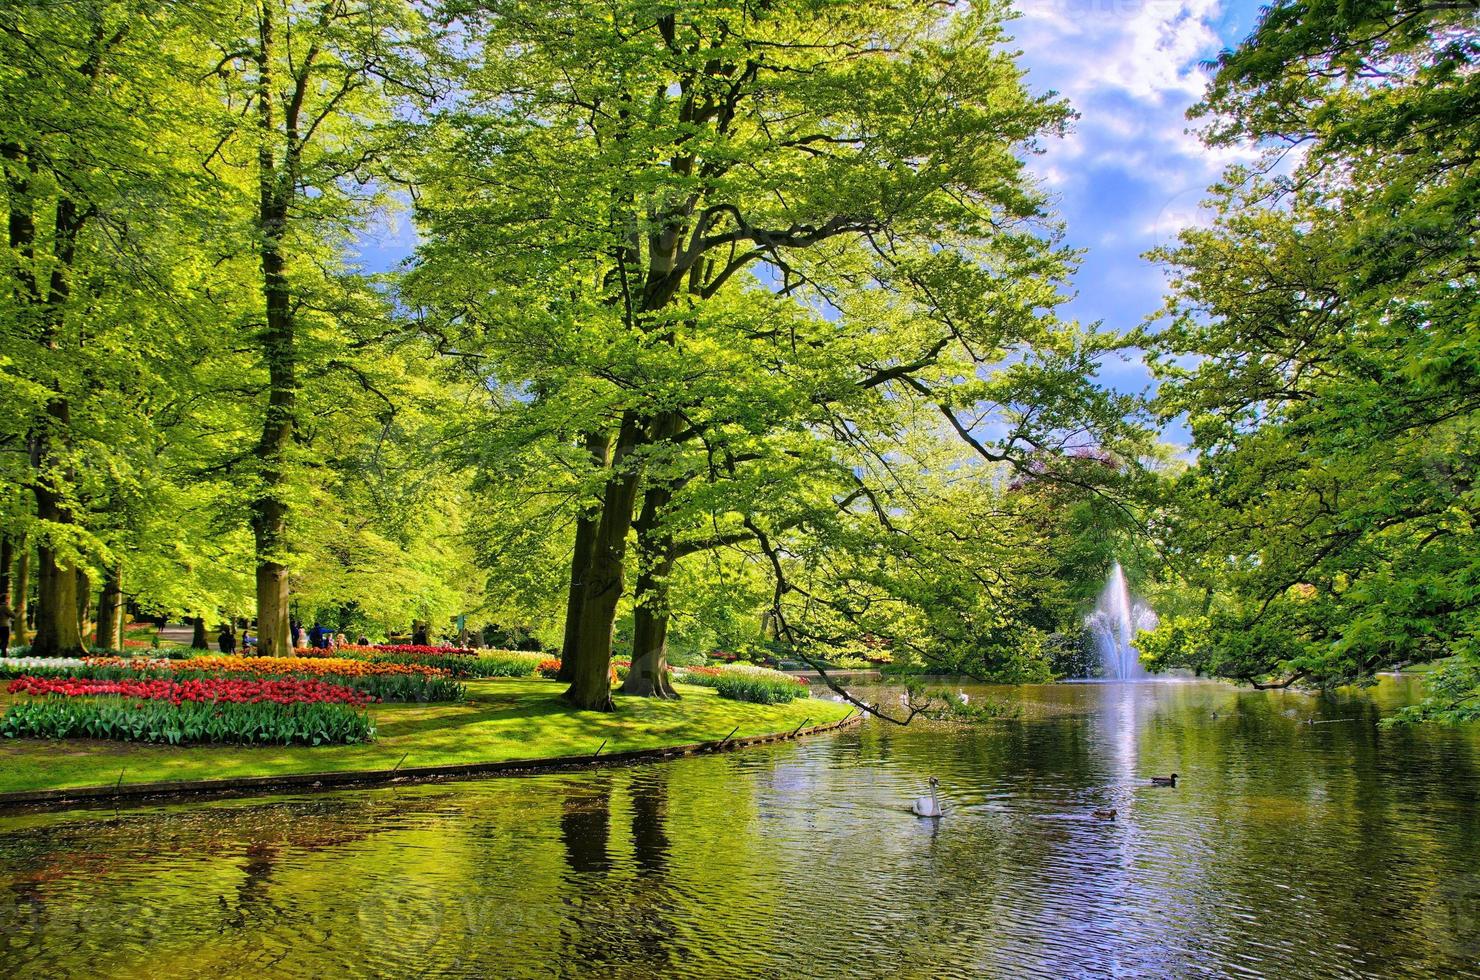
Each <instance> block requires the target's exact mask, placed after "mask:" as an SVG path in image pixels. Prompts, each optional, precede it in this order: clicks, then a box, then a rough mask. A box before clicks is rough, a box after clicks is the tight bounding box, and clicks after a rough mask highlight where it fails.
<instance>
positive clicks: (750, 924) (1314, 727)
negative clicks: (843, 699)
mask: <svg viewBox="0 0 1480 980" xmlns="http://www.w3.org/2000/svg"><path fill="white" fill-rule="evenodd" d="M969 690H970V692H971V694H972V696H973V698H974V699H975V698H977V697H999V698H1010V699H1014V700H1016V701H1017V702H1018V704H1019V706H1020V707H1021V709H1022V714H1023V718H1022V720H1020V721H1013V722H1003V723H998V724H994V725H992V726H990V727H988V728H985V729H983V728H972V729H962V728H950V727H918V728H917V727H913V726H912V727H911V728H909V729H904V730H900V729H897V728H894V727H893V726H887V725H868V726H865V727H863V728H862V729H858V730H852V731H849V732H846V733H843V734H839V735H837V736H833V737H827V738H820V739H813V740H809V741H806V742H802V743H796V744H788V745H778V746H774V747H768V748H763V749H757V750H754V751H745V752H739V753H734V754H727V755H721V756H705V757H697V758H692V759H686V760H682V761H678V762H674V763H670V764H664V765H653V766H644V767H638V768H630V769H612V770H603V771H597V772H591V773H580V774H562V775H552V776H544V777H537V778H528V779H506V780H489V781H485V782H469V783H460V784H444V785H432V786H421V787H413V788H409V789H401V790H396V791H392V790H386V791H375V792H361V793H337V794H322V795H315V796H308V797H284V798H279V799H274V800H247V801H225V802H217V803H211V804H204V805H201V804H196V805H177V806H159V807H153V808H148V809H140V810H133V811H124V812H123V813H122V814H121V817H120V819H119V820H118V821H117V822H116V823H115V822H113V821H112V820H111V813H110V814H104V815H102V816H101V819H100V818H99V815H98V814H95V813H88V812H82V811H78V812H71V813H45V814H27V815H12V816H7V817H0V936H3V940H0V974H3V975H6V976H66V975H76V974H83V973H85V974H89V975H99V976H145V975H147V976H151V977H153V976H176V975H179V976H196V975H199V974H201V973H212V974H216V975H218V976H220V977H222V978H226V977H237V976H263V975H273V976H310V975H341V974H342V975H349V976H354V975H366V974H378V975H405V974H410V973H427V974H433V975H460V976H488V975H497V976H548V975H550V974H559V975H563V976H571V977H585V976H601V977H634V978H637V977H642V978H646V977H651V976H687V977H710V976H725V977H729V976H748V975H754V976H788V977H790V976H833V975H849V976H865V977H872V976H922V975H935V976H962V977H965V976H994V975H1006V976H1055V977H1058V976H1084V975H1089V976H1100V975H1103V976H1116V975H1119V976H1139V975H1150V976H1200V975H1208V974H1214V975H1248V976H1433V975H1451V976H1455V975H1465V976H1476V975H1480V972H1477V968H1476V963H1477V962H1480V878H1477V876H1476V860H1475V859H1476V856H1477V853H1476V843H1475V842H1476V841H1477V840H1480V805H1477V798H1480V774H1477V756H1480V737H1477V735H1476V733H1475V732H1474V730H1469V731H1466V730H1461V729H1425V730H1418V731H1403V730H1395V731H1389V730H1380V729H1378V728H1377V727H1376V725H1375V722H1376V720H1377V718H1378V717H1379V716H1380V714H1381V712H1382V711H1384V710H1389V709H1390V708H1391V707H1392V706H1393V705H1395V704H1397V703H1400V702H1402V701H1403V700H1405V699H1406V698H1409V697H1411V696H1412V693H1413V692H1412V691H1411V690H1408V689H1407V687H1406V685H1404V684H1399V683H1393V682H1385V683H1384V684H1383V685H1382V686H1380V687H1379V688H1377V689H1376V690H1374V691H1372V692H1368V693H1348V694H1344V695H1342V696H1339V697H1333V698H1327V699H1311V698H1307V697H1304V696H1300V695H1295V694H1288V693H1278V692H1273V693H1259V692H1247V691H1237V690H1235V689H1233V688H1230V687H1227V686H1222V685H1217V684H1208V683H1185V684H1141V685H1123V684H1122V685H1114V684H1097V685H1065V686H1056V687H1034V688H1002V689H986V688H970V689H969ZM880 695H881V696H887V692H880ZM1307 722H1313V723H1316V722H1318V723H1320V724H1307ZM1326 722H1329V723H1326ZM1173 771H1176V772H1179V773H1181V774H1182V776H1183V780H1182V782H1181V784H1180V785H1179V787H1178V788H1177V789H1176V790H1164V789H1155V788H1152V787H1150V786H1149V785H1148V782H1147V780H1148V778H1149V776H1151V775H1152V774H1165V773H1168V772H1173ZM932 774H934V775H936V776H938V777H939V778H940V780H941V790H942V794H943V797H944V799H945V804H946V807H947V817H946V819H944V820H941V821H930V820H920V819H917V818H915V817H914V816H913V815H911V814H910V813H909V810H908V807H909V801H910V799H911V798H912V797H913V796H915V795H918V793H919V792H920V791H921V788H922V786H923V785H924V781H925V779H926V778H927V777H928V776H930V775H932ZM1106 805H1108V806H1114V807H1115V808H1116V809H1117V810H1118V811H1119V814H1120V818H1119V819H1118V820H1117V821H1115V822H1114V823H1107V822H1104V821H1097V820H1094V819H1092V817H1091V816H1090V813H1091V811H1092V810H1093V809H1095V808H1096V807H1100V806H1106Z"/></svg>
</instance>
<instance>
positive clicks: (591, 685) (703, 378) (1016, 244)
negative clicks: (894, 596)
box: [414, 2, 1067, 709]
mask: <svg viewBox="0 0 1480 980" xmlns="http://www.w3.org/2000/svg"><path fill="white" fill-rule="evenodd" d="M457 10H458V12H459V13H461V14H463V15H464V18H465V19H464V25H465V28H466V30H467V33H468V35H469V36H470V37H472V38H474V39H475V40H476V44H477V51H478V53H479V54H481V60H480V61H478V63H477V64H476V65H475V67H474V69H473V71H472V72H471V74H470V75H469V77H468V78H467V80H466V82H465V84H466V87H467V89H468V97H467V98H466V99H465V100H464V101H463V102H462V103H461V104H460V105H459V107H458V108H457V110H456V111H454V112H451V113H449V114H448V115H446V116H445V117H444V118H443V120H442V124H443V125H442V129H441V134H442V135H441V138H442V141H443V142H442V152H441V153H439V154H437V155H435V157H433V158H430V159H429V160H428V161H427V164H426V166H425V167H424V169H423V183H424V185H425V188H426V193H425V196H424V198H423V199H422V202H421V209H420V212H419V214H420V217H421V220H422V222H423V226H424V228H425V231H426V242H425V244H424V246H423V248H422V249H421V253H420V264H419V268H418V270H417V272H416V274H415V277H414V281H415V295H416V296H417V297H418V298H419V299H420V300H421V301H423V302H424V303H426V304H427V305H428V306H429V307H430V308H432V309H433V310H434V312H435V329H436V330H437V331H438V332H439V333H440V334H441V336H443V337H444V338H445V339H447V340H448V343H449V346H450V347H455V348H456V349H459V350H465V351H477V352H478V353H479V354H480V356H482V357H485V358H487V367H486V369H485V370H486V371H487V373H488V376H489V377H490V380H491V382H494V383H502V384H504V385H508V386H511V387H522V388H523V391H524V392H525V393H526V395H528V396H533V397H525V398H523V399H519V398H517V397H516V398H515V399H513V400H514V401H517V402H518V403H519V404H518V407H517V408H515V409H514V410H516V411H520V412H523V413H527V415H528V417H529V420H528V422H527V428H528V429H529V431H531V432H540V433H543V434H545V435H547V436H548V437H550V438H553V439H556V440H558V441H560V442H562V443H565V444H567V445H569V446H570V447H571V448H572V451H573V452H578V453H581V454H583V455H584V456H585V457H586V459H587V460H588V461H589V462H587V463H585V464H584V465H583V467H582V469H583V470H584V471H585V472H586V473H587V474H588V475H589V476H590V477H591V479H590V483H591V484H592V492H591V493H590V494H589V496H585V495H583V496H584V497H585V499H584V501H583V507H584V508H585V510H586V513H587V514H588V517H587V518H586V520H587V521H589V522H590V524H589V526H588V530H589V541H590V545H591V549H590V553H589V555H584V556H583V555H582V554H581V552H580V550H579V549H578V550H577V551H576V554H575V555H574V557H573V559H572V564H571V567H572V570H573V573H574V574H573V575H572V595H571V597H570V601H569V603H568V605H569V608H570V609H571V611H572V613H573V614H574V613H575V611H576V610H577V609H578V610H579V616H578V620H577V627H576V629H575V630H574V631H573V633H572V634H571V642H570V643H568V645H567V648H566V651H565V655H566V658H567V659H568V660H572V661H574V663H573V666H572V673H573V677H572V686H571V689H570V691H569V692H568V697H569V699H570V700H571V701H572V702H573V703H574V704H576V705H577V706H579V707H583V708H594V709H609V708H610V707H611V706H612V703H611V698H610V691H609V686H608V676H609V665H610V657H611V645H612V629H613V624H614V621H615V618H616V614H617V609H618V604H619V602H620V600H621V597H622V595H623V592H624V585H625V574H626V568H627V565H628V559H627V547H628V538H629V534H630V533H631V532H632V531H633V525H634V521H636V522H637V524H639V525H640V530H639V535H638V541H639V547H640V548H641V549H642V552H643V554H642V557H641V558H640V559H639V567H640V569H641V572H640V574H641V575H642V577H643V581H644V593H645V597H646V599H647V600H648V602H649V603H651V605H650V608H649V609H647V610H645V611H642V612H641V618H642V620H643V622H644V625H643V640H642V645H643V647H644V651H643V652H644V655H647V654H648V653H649V652H650V651H651V652H655V653H656V656H655V659H654V661H653V662H655V663H658V664H661V657H662V655H661V650H662V636H661V626H660V623H661V617H659V618H649V617H650V616H652V615H653V614H654V613H660V612H661V610H662V609H663V601H664V600H663V598H662V593H661V586H660V583H661V582H663V581H664V580H666V579H667V578H668V576H669V574H670V572H671V567H672V561H673V559H674V558H675V557H676V555H675V554H674V548H676V547H677V540H678V538H677V537H676V536H675V535H673V534H671V533H670V532H669V531H668V530H667V529H666V527H665V524H666V523H667V522H669V521H671V520H673V519H674V517H675V514H674V502H673V500H672V499H671V498H672V497H673V496H674V495H675V494H676V493H677V492H678V490H679V486H678V484H679V483H682V482H684V481H687V480H689V479H691V474H692V473H693V472H694V471H695V467H694V465H693V462H694V459H695V456H696V453H695V452H691V451H690V447H694V449H695V450H702V451H703V452H704V453H706V454H707V453H709V452H719V455H717V456H715V457H714V458H715V459H716V460H723V458H724V456H723V450H724V449H725V448H727V447H726V446H725V443H734V444H735V445H737V446H738V444H739V443H740V442H741V441H742V439H743V438H750V439H752V440H753V441H757V442H760V441H764V437H765V436H767V435H769V434H772V433H783V434H786V435H787V437H788V438H789V439H791V440H792V441H793V442H797V443H805V442H806V441H808V439H809V438H813V437H811V436H809V435H808V433H817V432H823V431H826V430H827V429H828V427H829V426H836V427H837V428H838V429H839V430H847V429H849V428H850V426H854V425H856V424H857V423H858V422H859V421H864V420H868V412H873V413H875V414H876V415H878V416H879V420H880V421H881V422H882V420H883V418H884V417H886V416H887V415H888V414H889V412H890V410H891V407H890V405H889V402H890V400H891V397H895V398H897V397H899V396H901V395H905V396H908V397H911V398H915V397H918V398H921V399H926V400H929V401H930V402H931V403H932V404H934V405H938V406H939V408H940V410H941V411H942V412H943V413H945V414H946V415H948V416H951V417H954V415H953V414H952V413H953V410H954V409H953V406H962V405H969V404H970V403H971V392H972V388H971V385H970V384H967V385H966V386H964V387H961V386H958V385H957V382H958V381H960V379H961V378H962V376H963V374H964V376H965V377H968V378H969V377H971V376H972V375H973V374H974V372H975V370H976V368H977V367H978V366H980V365H982V364H985V363H986V359H989V358H990V357H991V356H992V355H993V354H995V353H997V352H999V351H1001V350H1002V349H1003V348H1004V345H1005V343H1007V342H1009V341H1013V340H1017V339H1025V338H1028V337H1035V336H1036V337H1040V338H1043V339H1044V340H1045V341H1046V342H1049V337H1050V335H1052V334H1053V333H1054V331H1053V329H1052V328H1051V327H1049V326H1047V325H1046V324H1045V323H1044V322H1043V321H1041V320H1040V316H1039V314H1040V313H1041V311H1042V310H1043V309H1045V308H1051V307H1052V306H1053V305H1054V304H1055V303H1056V302H1057V292H1056V287H1055V283H1056V282H1057V281H1058V280H1059V279H1060V277H1061V276H1062V275H1063V274H1064V271H1065V262H1066V259H1067V256H1065V255H1064V254H1062V253H1061V252H1060V251H1059V250H1058V249H1057V248H1056V247H1055V244H1054V241H1053V230H1052V227H1051V225H1049V224H1048V223H1047V221H1046V216H1045V214H1044V213H1043V210H1042V207H1041V203H1040V201H1039V199H1038V197H1037V196H1036V195H1035V194H1034V193H1033V191H1032V189H1031V187H1030V186H1029V183H1028V181H1027V180H1026V178H1025V177H1024V175H1023V172H1022V161H1021V159H1020V157H1021V155H1022V154H1023V153H1025V152H1030V151H1031V150H1032V149H1033V148H1034V146H1035V140H1036V139H1037V138H1038V137H1040V136H1042V135H1045V134H1049V133H1053V132H1055V131H1057V130H1058V128H1059V127H1060V126H1061V125H1062V124H1063V122H1064V120H1065V118H1066V115H1067V110H1066V109H1065V107H1064V106H1063V105H1062V104H1061V103H1060V102H1058V101H1056V100H1054V99H1052V98H1035V97H1033V96H1031V95H1030V94H1029V93H1027V92H1026V91H1025V89H1024V88H1023V86H1022V84H1021V79H1020V74H1019V71H1018V69H1017V67H1016V66H1015V64H1014V63H1013V60H1012V57H1011V55H1010V53H1008V52H1007V50H1006V49H1005V47H1004V42H1005V40H1006V38H1005V35H1004V33H1003V29H1002V21H1003V17H1004V8H1003V7H1002V6H1001V5H998V4H979V5H973V6H972V7H970V8H965V7H962V8H960V9H946V8H942V6H941V5H939V4H936V3H927V2H920V3H913V2H907V3H898V4H892V5H885V6H879V5H870V6H860V5H856V4H841V3H838V4H824V5H821V6H818V5H816V4H781V5H774V4H773V5H769V6H767V7H765V8H764V9H755V8H752V7H750V6H749V5H745V4H731V3H721V2H706V3H698V4H691V5H688V6H685V7H684V8H682V9H656V10H655V9H653V8H651V7H647V6H644V5H641V4H617V5H616V6H615V7H610V8H606V9H603V10H602V11H601V12H600V14H599V15H598V13H597V12H595V11H593V10H592V9H591V8H589V7H586V6H582V5H577V4H566V3H559V2H539V3H525V2H507V3H503V2H494V3H477V4H464V5H459V7H458V8H457ZM511 52H517V54H516V55H515V56H510V53H511ZM863 283H867V284H869V285H870V286H871V287H877V288H876V289H875V292H877V293H878V294H879V295H878V296H877V297H874V296H870V295H869V289H868V288H863V287H862V284H863ZM841 293H848V294H849V295H850V298H851V300H852V302H853V304H854V310H852V311H849V310H842V309H840V308H839V307H838V306H837V305H836V303H834V302H833V299H834V298H836V297H838V296H839V295H840V294H841ZM886 297H887V298H886ZM830 306H831V309H829V307H830ZM875 311H877V312H881V313H883V314H885V316H884V318H883V320H882V321H880V322H879V323H878V324H877V325H874V326H873V327H872V329H871V324H870V322H869V321H868V319H867V316H868V315H869V314H870V313H872V312H875ZM767 317H770V318H773V319H772V321H771V322H767ZM836 324H841V325H842V327H841V328H839V327H837V326H836ZM793 328H795V329H793ZM1063 339H1064V338H1063V337H1058V338H1056V340H1057V341H1059V342H1062V341H1063ZM808 386H810V387H808ZM768 392H769V393H770V394H780V395H781V398H780V400H779V401H775V402H771V401H765V400H764V397H765V394H766V393H768ZM860 400H861V401H862V402H863V403H866V405H867V408H866V409H865V408H860V411H859V412H858V414H857V415H856V417H852V418H850V414H851V413H852V409H853V407H854V405H855V403H858V402H859V401H860ZM844 406H846V407H844ZM868 421H872V420H868ZM593 434H594V436H593ZM593 439H594V443H595V444H596V445H598V446H599V445H600V444H601V443H602V441H603V439H609V440H610V446H611V451H610V456H609V462H607V463H605V465H604V466H601V465H599V464H598V463H597V462H596V461H597V460H600V459H601V458H602V457H603V456H604V454H603V453H600V452H596V453H593V452H591V451H590V449H589V448H587V447H588V445H589V444H590V443H591V441H592V440H593ZM983 448H986V447H983ZM747 452H756V453H761V454H762V456H763V457H764V458H766V459H778V458H784V457H785V450H783V449H781V448H779V447H776V448H771V449H762V448H754V449H752V450H747ZM989 452H990V450H989ZM742 455H743V454H742ZM736 462H742V461H741V460H738V459H737V460H736ZM711 465H712V464H711V463H710V462H709V461H708V459H707V458H706V459H705V462H704V467H703V471H705V472H707V471H709V470H710V469H711ZM840 467H841V464H840V462H839V461H834V462H833V463H832V464H831V468H832V469H833V470H834V471H838V470H839V469H840ZM716 472H717V470H716ZM852 489H853V488H851V487H850V488H849V489H848V490H845V491H844V493H843V496H841V497H837V498H835V499H834V503H833V505H832V506H834V507H836V506H838V502H839V501H841V500H842V499H844V498H846V495H847V494H848V493H850V492H851V491H852ZM732 513H734V514H736V515H744V516H748V514H747V511H746V510H745V509H744V508H741V509H739V510H737V511H733V512H732ZM752 523H754V522H753V521H752ZM582 543H584V539H583V541H582ZM577 570H579V571H577ZM577 591H578V592H579V594H578V595H577V594H576V592H577ZM644 605H645V603H644V601H642V600H639V602H638V607H639V610H642V607H643V606H644ZM648 673H650V671H649V670H648V669H647V668H644V670H643V671H642V674H644V675H646V674H648ZM649 686H650V687H652V688H653V689H654V690H656V691H658V692H660V693H661V684H652V685H649Z"/></svg>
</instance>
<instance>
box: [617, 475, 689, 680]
mask: <svg viewBox="0 0 1480 980" xmlns="http://www.w3.org/2000/svg"><path fill="white" fill-rule="evenodd" d="M672 499H673V491H672V489H671V487H670V485H669V484H667V483H659V484H655V485H653V486H650V487H648V489H647V491H646V492H645V493H644V494H643V501H642V513H641V514H639V515H638V518H637V525H636V526H637V582H636V585H635V587H634V590H633V597H634V601H635V603H636V605H635V608H634V609H633V631H632V669H631V670H629V671H628V672H627V680H626V682H625V683H624V684H623V685H622V693H623V694H635V695H638V696H641V697H650V698H673V699H676V698H678V696H679V694H678V692H677V691H675V690H674V689H673V682H672V681H671V680H670V679H669V677H668V620H669V607H668V578H669V575H670V574H671V573H672V572H673V563H674V555H675V552H674V547H673V535H672V533H671V532H670V531H668V530H667V529H665V527H664V524H663V510H664V508H666V507H667V506H668V504H669V502H670V501H671V500H672Z"/></svg>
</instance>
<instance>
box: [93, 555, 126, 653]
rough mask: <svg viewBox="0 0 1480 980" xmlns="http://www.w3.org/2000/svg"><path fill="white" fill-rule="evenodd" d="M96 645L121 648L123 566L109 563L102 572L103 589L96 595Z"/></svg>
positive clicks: (113, 648)
mask: <svg viewBox="0 0 1480 980" xmlns="http://www.w3.org/2000/svg"><path fill="white" fill-rule="evenodd" d="M98 646H100V647H102V648H103V649H104V650H122V649H123V566H122V565H121V564H120V563H119V562H114V563H113V564H111V565H109V566H108V568H107V570H106V571H105V572H104V573H103V591H102V592H101V593H100V594H99V596H98Z"/></svg>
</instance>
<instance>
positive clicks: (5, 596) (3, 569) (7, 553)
mask: <svg viewBox="0 0 1480 980" xmlns="http://www.w3.org/2000/svg"><path fill="white" fill-rule="evenodd" d="M14 562H15V543H14V542H13V541H11V539H10V535H9V534H0V656H4V654H5V651H6V650H9V649H10V623H11V619H12V617H13V615H14V614H13V612H12V609H13V608H14V606H13V602H14V600H13V599H12V598H11V594H10V573H11V569H12V568H13V566H14Z"/></svg>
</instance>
